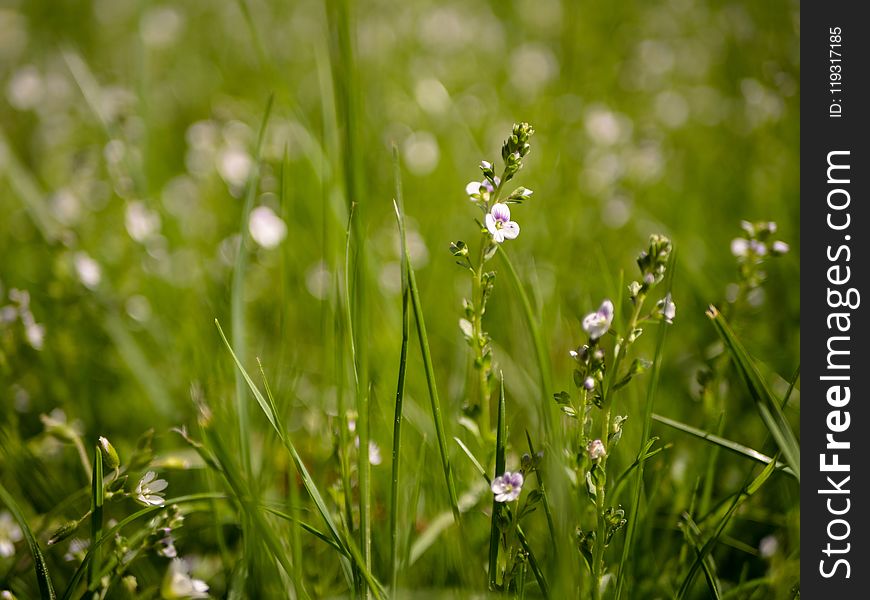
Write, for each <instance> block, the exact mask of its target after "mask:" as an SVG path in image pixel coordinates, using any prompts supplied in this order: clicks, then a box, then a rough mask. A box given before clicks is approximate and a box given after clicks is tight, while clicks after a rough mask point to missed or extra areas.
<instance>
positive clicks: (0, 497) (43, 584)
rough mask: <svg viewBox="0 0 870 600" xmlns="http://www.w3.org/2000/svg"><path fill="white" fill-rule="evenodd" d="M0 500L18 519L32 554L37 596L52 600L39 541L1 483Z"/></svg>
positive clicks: (13, 499) (43, 599) (53, 594)
mask: <svg viewBox="0 0 870 600" xmlns="http://www.w3.org/2000/svg"><path fill="white" fill-rule="evenodd" d="M0 502H3V504H5V505H6V507H7V508H8V509H9V512H10V513H12V516H13V517H14V518H15V520H16V521H18V526H19V527H20V528H21V532H22V533H23V534H24V539H25V540H26V541H27V546H28V547H29V548H30V553H31V554H32V555H33V568H34V570H35V571H36V582H37V583H38V584H39V597H40V598H42V600H54V599H55V598H56V597H57V596H56V595H55V593H54V586H53V585H52V584H51V575H49V573H48V566H47V565H46V564H45V557H44V556H43V555H42V550H40V548H39V542H37V541H36V538H35V537H34V536H33V531H31V529H30V525H28V524H27V519H25V518H24V513H22V512H21V507H19V506H18V503H17V502H15V498H13V497H12V494H10V493H9V492H8V491H7V490H6V488H5V487H3V484H0Z"/></svg>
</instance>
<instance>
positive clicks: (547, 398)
mask: <svg viewBox="0 0 870 600" xmlns="http://www.w3.org/2000/svg"><path fill="white" fill-rule="evenodd" d="M498 254H499V256H501V259H502V262H504V265H505V268H506V269H507V273H508V278H509V279H510V280H511V283H512V284H513V286H514V290H516V293H517V295H518V296H519V297H520V303H521V304H522V307H523V316H524V317H525V320H526V326H527V327H528V328H529V333H530V334H531V335H532V345H533V346H534V348H535V358H536V359H537V361H538V375H539V377H540V380H539V381H540V385H541V400H540V403H539V406H540V407H541V420H542V421H543V422H544V431H545V432H546V434H547V437H548V438H550V436H551V435H553V433H554V432H555V424H554V422H553V411H552V406H553V402H552V396H551V394H552V393H553V383H552V376H551V374H550V357H549V354H548V353H547V348H546V346H545V345H544V338H543V336H542V335H541V328H540V327H539V326H538V321H537V319H536V317H535V313H534V311H533V310H532V303H531V302H530V301H529V296H528V294H526V289H525V288H524V287H523V284H522V282H521V281H520V278H519V275H517V271H516V269H515V268H514V265H513V263H512V262H511V259H510V257H509V256H508V254H507V252H505V251H504V249H503V248H502V247H501V246H498Z"/></svg>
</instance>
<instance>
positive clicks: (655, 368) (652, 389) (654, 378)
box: [614, 253, 676, 600]
mask: <svg viewBox="0 0 870 600" xmlns="http://www.w3.org/2000/svg"><path fill="white" fill-rule="evenodd" d="M675 258H676V253H671V259H670V261H669V264H668V269H667V272H668V280H667V290H668V293H670V290H671V286H672V283H673V276H674V264H675ZM667 331H668V325H666V324H665V323H664V322H662V323H661V324H660V325H659V330H658V335H657V336H656V350H655V355H654V356H653V361H652V362H653V364H652V371H651V373H650V378H649V385H648V386H647V390H646V402H644V415H643V433H641V437H640V449H639V450H638V453H637V459H636V461H635V463H636V464H637V473H636V475H635V483H634V494H633V495H632V498H631V507H630V509H629V518H628V528H627V529H626V532H625V542H624V543H623V546H622V554H621V555H620V557H619V571H618V574H617V577H616V591H615V592H614V598H616V600H619V597H620V596H621V595H622V589H623V586H624V585H625V568H626V565H627V564H628V553H629V550H630V549H631V547H632V541H633V540H634V534H635V531H636V530H637V522H638V514H639V511H640V499H641V495H642V492H643V472H644V464H645V463H646V459H648V458H649V457H650V456H651V455H649V454H648V453H649V449H650V445H649V443H648V440H649V438H650V429H651V427H652V414H653V413H652V411H653V404H654V402H655V398H656V390H657V389H658V383H659V374H660V372H661V366H662V351H663V350H664V347H665V337H667Z"/></svg>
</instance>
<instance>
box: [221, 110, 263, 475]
mask: <svg viewBox="0 0 870 600" xmlns="http://www.w3.org/2000/svg"><path fill="white" fill-rule="evenodd" d="M271 112H272V96H269V99H268V101H267V102H266V110H265V111H264V112H263V119H262V121H261V122H260V130H259V133H258V134H257V145H256V147H255V149H254V162H253V166H252V168H251V174H250V175H249V177H248V182H247V186H246V189H245V205H244V208H243V209H242V218H241V227H240V232H239V253H238V255H237V256H236V264H235V269H234V270H233V287H232V291H231V298H230V314H231V315H232V320H231V323H232V336H233V349H234V350H235V354H236V355H237V356H238V357H239V358H240V359H241V360H242V361H244V360H245V272H246V271H247V268H248V252H247V249H246V241H247V239H248V237H249V234H248V217H249V215H250V214H251V210H252V209H253V208H254V200H255V199H256V197H257V188H258V186H259V180H260V150H261V148H262V145H263V137H264V135H265V133H266V126H267V125H268V123H269V115H270V114H271ZM236 411H237V413H238V415H237V416H238V420H239V448H240V450H241V457H242V466H243V468H244V470H245V473H246V474H247V476H248V479H249V480H252V477H251V445H250V441H249V440H248V436H249V434H250V429H249V419H248V402H247V394H246V393H245V384H244V382H243V381H242V378H241V376H240V375H239V373H236Z"/></svg>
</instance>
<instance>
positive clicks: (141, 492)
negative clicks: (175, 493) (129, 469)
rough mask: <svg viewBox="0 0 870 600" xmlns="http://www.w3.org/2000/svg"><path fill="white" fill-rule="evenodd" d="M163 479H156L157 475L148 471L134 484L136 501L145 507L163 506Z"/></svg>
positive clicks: (164, 487) (164, 482)
mask: <svg viewBox="0 0 870 600" xmlns="http://www.w3.org/2000/svg"><path fill="white" fill-rule="evenodd" d="M168 485H169V484H168V483H166V480H165V479H157V473H155V472H154V471H148V472H147V473H145V475H143V476H142V479H140V480H139V483H137V484H136V492H135V493H136V500H138V501H139V502H141V503H142V504H144V505H145V506H163V503H164V499H163V494H161V493H160V492H162V491H163V490H165V489H166V486H168Z"/></svg>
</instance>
